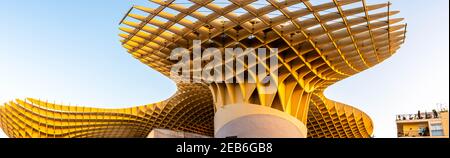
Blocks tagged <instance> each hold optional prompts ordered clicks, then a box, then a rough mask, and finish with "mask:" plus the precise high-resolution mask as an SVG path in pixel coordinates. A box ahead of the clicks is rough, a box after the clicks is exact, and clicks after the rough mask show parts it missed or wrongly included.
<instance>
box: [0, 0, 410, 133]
mask: <svg viewBox="0 0 450 158" xmlns="http://www.w3.org/2000/svg"><path fill="white" fill-rule="evenodd" d="M150 1H151V3H152V4H153V5H146V6H133V8H132V10H131V11H130V12H128V13H127V15H126V17H125V18H124V20H123V21H121V24H122V25H121V27H120V30H121V31H123V33H121V34H120V37H121V42H122V45H123V47H124V48H126V49H127V51H128V53H130V54H131V55H132V56H133V57H134V58H136V59H138V60H140V61H141V62H142V63H144V64H146V65H148V66H149V67H151V68H152V69H154V70H157V71H159V72H160V73H162V74H164V75H166V76H167V77H169V76H170V71H171V68H172V67H173V65H175V64H176V63H178V62H179V61H173V60H169V56H170V54H171V51H172V50H173V49H175V48H180V47H182V48H187V49H190V50H193V41H194V40H200V41H201V43H202V46H204V47H216V48H221V49H223V48H230V47H241V48H277V49H278V51H279V52H278V54H276V57H277V58H278V59H279V62H280V65H279V67H278V68H277V74H274V73H273V72H268V73H269V74H268V75H269V76H270V77H273V76H279V78H278V79H277V81H278V82H279V86H278V88H277V92H276V93H275V94H271V95H266V94H262V93H261V90H260V89H261V86H260V85H259V83H258V84H249V83H247V82H243V83H236V84H229V83H220V82H217V83H211V84H206V83H205V84H186V83H185V84H181V83H178V86H179V92H178V93H177V94H176V95H175V96H173V97H172V98H170V99H168V100H166V101H164V102H162V103H158V104H152V105H148V106H142V107H137V108H131V109H123V110H110V111H108V112H99V111H105V110H102V109H93V108H82V109H83V111H77V110H75V111H74V110H73V109H70V108H69V107H67V106H56V105H54V104H50V105H53V106H56V107H57V108H55V107H48V106H46V105H47V104H49V103H44V102H38V101H36V100H32V99H27V100H26V101H21V100H17V101H15V102H10V103H8V104H6V105H5V107H2V108H1V111H0V114H1V116H2V120H1V121H0V122H1V124H0V125H1V126H2V128H3V129H4V130H5V131H6V132H7V134H8V135H9V136H11V137H145V136H146V134H148V133H149V132H150V130H151V129H153V128H168V129H173V130H181V131H187V132H194V133H199V134H205V135H209V136H212V135H213V132H214V127H213V124H214V123H213V118H214V112H215V111H217V109H219V108H222V107H223V106H226V105H232V104H257V105H261V106H267V107H270V108H273V109H277V110H280V111H282V112H285V113H286V114H289V115H291V116H293V117H296V118H297V119H298V120H300V121H301V122H304V123H305V124H307V126H308V134H309V137H312V138H324V137H325V138H367V137H370V136H371V135H372V134H373V124H372V121H371V119H370V117H369V116H368V115H366V114H365V113H364V112H362V111H360V110H358V109H356V108H354V107H351V106H349V105H345V104H342V103H338V102H335V101H331V100H329V99H327V98H326V97H325V96H324V95H323V91H324V90H325V89H326V88H328V87H329V86H331V85H333V84H335V83H336V82H339V81H341V80H343V79H346V78H348V77H350V76H353V75H355V74H357V73H359V72H362V71H364V70H366V69H368V68H370V67H373V66H375V65H377V64H379V63H381V62H383V61H384V60H386V59H387V58H389V57H391V56H392V55H393V54H394V53H395V52H396V51H397V50H398V49H399V48H400V46H401V44H403V43H404V41H405V36H406V25H405V24H403V23H402V21H403V19H402V18H393V17H395V15H396V14H398V13H399V12H398V11H391V9H390V3H385V4H368V3H367V2H366V1H365V0H329V2H326V3H320V4H318V3H317V1H315V0H150ZM149 4H150V3H149ZM155 4H156V5H155ZM154 6H156V7H154ZM152 7H153V8H152ZM222 53H223V52H222ZM239 55H242V56H245V55H252V54H238V56H239ZM262 60H268V58H265V59H262ZM227 62H233V61H224V63H223V64H224V65H226V63H227ZM262 63H264V61H262ZM244 64H245V63H244ZM254 66H255V65H251V64H248V65H247V64H245V67H246V68H247V69H246V70H244V71H234V70H233V73H234V74H236V76H238V75H239V74H248V73H249V71H248V70H249V69H250V68H252V67H254ZM226 68H227V69H231V68H229V67H226ZM236 76H233V78H229V79H235V80H238V78H237V77H236ZM227 80H228V79H227ZM175 81H176V82H177V80H175ZM40 107H46V108H44V109H43V110H37V111H34V110H35V109H40ZM63 107H64V108H65V109H63V110H62V108H63ZM72 108H74V107H72ZM76 109H77V108H76ZM133 109H135V110H133ZM86 110H87V112H86ZM44 111H48V114H47V113H46V112H44ZM92 111H94V113H92ZM58 114H59V115H58ZM110 115H113V116H117V115H120V117H106V118H108V119H109V120H105V119H98V118H105V117H104V116H110ZM78 117H79V118H78ZM85 117H87V118H85ZM73 118H76V119H75V120H73ZM55 120H59V121H56V122H55ZM104 121H106V122H104ZM122 122H125V123H122ZM57 123H60V124H57ZM96 123H97V124H99V125H98V126H97V125H96ZM134 125H138V126H134ZM136 127H142V128H138V129H136Z"/></svg>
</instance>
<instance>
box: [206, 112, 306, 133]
mask: <svg viewBox="0 0 450 158" xmlns="http://www.w3.org/2000/svg"><path fill="white" fill-rule="evenodd" d="M214 128H215V137H216V138H227V137H238V138H306V137H307V128H306V125H305V124H304V123H302V122H301V121H299V120H298V119H297V118H295V117H292V116H290V115H289V114H287V113H284V112H282V111H279V110H276V109H272V108H269V107H264V106H261V105H252V104H235V105H227V106H223V107H221V108H219V109H217V112H216V115H215V118H214Z"/></svg>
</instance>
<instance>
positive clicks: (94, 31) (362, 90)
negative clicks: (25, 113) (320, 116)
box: [0, 0, 449, 138]
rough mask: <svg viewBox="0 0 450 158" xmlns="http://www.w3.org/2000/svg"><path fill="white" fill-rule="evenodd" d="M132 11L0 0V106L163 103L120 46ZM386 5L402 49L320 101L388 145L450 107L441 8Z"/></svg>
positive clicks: (166, 84)
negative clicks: (422, 114) (358, 113)
mask: <svg viewBox="0 0 450 158" xmlns="http://www.w3.org/2000/svg"><path fill="white" fill-rule="evenodd" d="M139 1H140V2H137V1H132V0H77V1H69V0H63V1H62V0H39V1H37V0H34V1H30V0H15V1H6V0H0V4H1V5H0V19H1V20H2V23H1V25H0V34H1V35H2V38H0V103H3V102H7V101H10V100H12V99H14V98H24V97H33V98H41V99H43V100H49V101H56V103H63V104H71V105H88V106H95V107H105V108H121V107H130V106H135V105H142V104H147V103H153V102H157V101H160V100H164V99H165V98H167V97H170V96H171V95H172V94H173V93H174V92H175V91H176V87H175V85H174V84H173V83H172V82H171V81H170V80H168V79H166V78H165V77H163V76H162V75H160V74H159V73H158V72H156V71H154V70H152V69H150V68H148V67H147V66H145V65H144V64H141V63H140V62H139V61H137V60H135V59H134V58H132V57H131V56H130V55H128V54H127V53H126V52H125V50H124V49H123V48H122V47H121V46H120V43H119V37H118V35H117V34H118V33H119V30H118V22H119V21H120V19H121V18H122V17H123V15H124V13H125V12H126V11H127V10H128V9H129V7H130V6H131V5H132V4H133V3H139V4H143V3H142V2H143V1H144V0H139ZM313 1H314V0H313ZM320 1H321V2H323V1H324V0H320ZM367 1H368V2H369V3H379V2H386V1H380V0H367ZM391 2H392V3H393V6H392V8H393V9H395V10H400V11H401V13H400V15H399V17H405V18H406V22H408V24H409V26H408V31H409V32H408V34H407V42H406V44H405V45H404V46H403V47H402V48H401V49H400V51H399V52H398V54H396V55H395V56H394V57H392V58H390V59H388V60H387V61H385V62H384V63H382V64H381V65H378V66H376V67H374V68H372V69H370V70H368V71H366V72H363V73H361V74H358V75H356V76H354V77H352V78H349V79H347V80H344V81H342V82H340V83H338V84H336V85H335V86H333V87H331V88H330V89H329V90H328V91H327V96H328V97H329V98H331V99H334V100H337V101H340V102H343V103H347V104H350V105H354V106H355V107H358V108H360V109H362V110H363V111H365V112H367V113H368V114H369V115H370V116H371V117H372V118H373V120H374V122H375V128H376V130H375V135H376V136H377V137H395V136H396V128H395V114H399V113H415V112H417V110H431V109H433V108H435V107H436V106H435V105H436V103H443V104H445V105H446V106H447V107H448V104H449V97H448V96H449V46H448V43H449V37H448V35H449V17H448V16H449V8H448V6H449V4H448V3H449V1H448V0H433V1H419V0H392V1H391ZM1 137H5V136H4V134H3V133H2V132H0V138H1Z"/></svg>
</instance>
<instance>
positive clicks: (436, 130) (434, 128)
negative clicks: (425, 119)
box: [431, 123, 444, 136]
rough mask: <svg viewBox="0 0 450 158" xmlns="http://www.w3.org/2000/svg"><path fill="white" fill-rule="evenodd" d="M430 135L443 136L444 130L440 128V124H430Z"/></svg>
mask: <svg viewBox="0 0 450 158" xmlns="http://www.w3.org/2000/svg"><path fill="white" fill-rule="evenodd" d="M431 135H432V136H444V129H443V128H442V124H440V123H436V124H431Z"/></svg>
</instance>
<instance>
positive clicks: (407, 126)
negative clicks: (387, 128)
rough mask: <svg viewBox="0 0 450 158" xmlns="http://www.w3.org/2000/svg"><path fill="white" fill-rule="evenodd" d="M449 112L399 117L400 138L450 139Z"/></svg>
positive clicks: (422, 113)
mask: <svg viewBox="0 0 450 158" xmlns="http://www.w3.org/2000/svg"><path fill="white" fill-rule="evenodd" d="M448 121H449V120H448V110H440V111H436V110H433V112H420V111H419V112H418V113H417V114H404V115H397V121H396V122H397V132H398V133H397V134H398V137H399V138H449V135H448V123H449V122H448Z"/></svg>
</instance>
